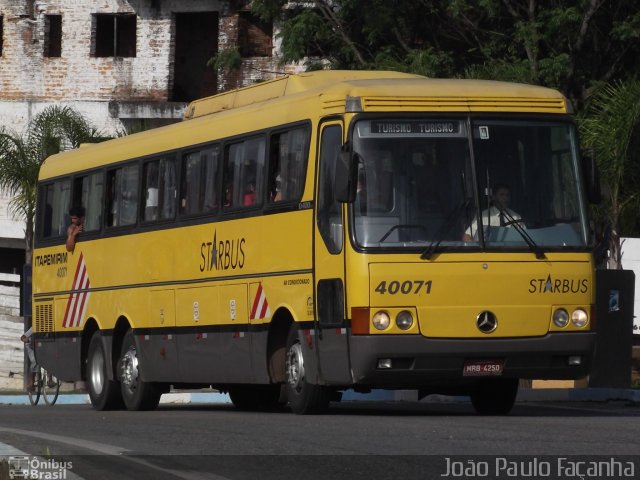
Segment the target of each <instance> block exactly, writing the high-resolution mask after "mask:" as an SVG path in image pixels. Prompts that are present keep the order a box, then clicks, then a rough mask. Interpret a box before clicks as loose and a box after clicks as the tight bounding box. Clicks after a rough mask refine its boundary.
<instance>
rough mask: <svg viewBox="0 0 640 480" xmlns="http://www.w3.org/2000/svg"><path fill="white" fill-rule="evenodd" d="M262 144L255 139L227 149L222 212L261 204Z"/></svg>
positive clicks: (262, 180)
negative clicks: (223, 209)
mask: <svg viewBox="0 0 640 480" xmlns="http://www.w3.org/2000/svg"><path fill="white" fill-rule="evenodd" d="M265 143H266V142H265V139H264V137H256V138H250V139H247V140H244V141H242V142H239V143H235V144H233V145H229V146H228V147H226V149H225V161H224V173H223V175H224V176H223V184H224V185H225V190H224V199H223V201H224V204H223V206H224V208H225V209H231V208H236V207H243V206H244V207H250V206H254V205H260V204H262V195H263V190H264V188H263V185H264V164H265V148H266V146H265Z"/></svg>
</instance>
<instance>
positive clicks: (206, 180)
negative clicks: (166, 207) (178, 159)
mask: <svg viewBox="0 0 640 480" xmlns="http://www.w3.org/2000/svg"><path fill="white" fill-rule="evenodd" d="M219 161H220V147H219V146H218V145H215V146H213V147H210V148H206V149H204V150H198V151H196V152H191V153H188V154H187V155H186V156H185V157H184V160H183V162H182V185H181V193H180V198H181V200H180V213H181V214H182V215H198V214H201V213H214V212H216V211H217V210H218V178H219V177H218V172H219V168H218V167H219Z"/></svg>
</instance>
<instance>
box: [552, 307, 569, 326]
mask: <svg viewBox="0 0 640 480" xmlns="http://www.w3.org/2000/svg"><path fill="white" fill-rule="evenodd" d="M553 323H554V324H555V326H556V327H560V328H564V327H566V326H567V324H568V323H569V314H568V313H567V311H566V310H565V309H564V308H559V309H557V310H556V311H555V312H553Z"/></svg>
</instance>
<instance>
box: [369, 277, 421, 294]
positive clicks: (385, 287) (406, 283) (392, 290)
mask: <svg viewBox="0 0 640 480" xmlns="http://www.w3.org/2000/svg"><path fill="white" fill-rule="evenodd" d="M432 285H433V281H431V280H426V281H424V280H391V281H390V282H388V281H386V280H383V281H381V282H380V283H379V284H378V286H377V287H376V288H375V291H376V292H378V293H379V294H381V295H384V294H387V293H388V294H389V295H396V294H398V293H400V294H402V295H409V294H410V293H413V294H414V295H420V294H424V295H429V294H430V293H431V287H432Z"/></svg>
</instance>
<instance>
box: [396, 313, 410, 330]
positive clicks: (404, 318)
mask: <svg viewBox="0 0 640 480" xmlns="http://www.w3.org/2000/svg"><path fill="white" fill-rule="evenodd" d="M396 325H397V326H398V328H399V329H400V330H409V329H410V328H411V327H412V326H413V315H411V312H409V311H407V310H403V311H401V312H400V313H399V314H398V315H397V316H396Z"/></svg>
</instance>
